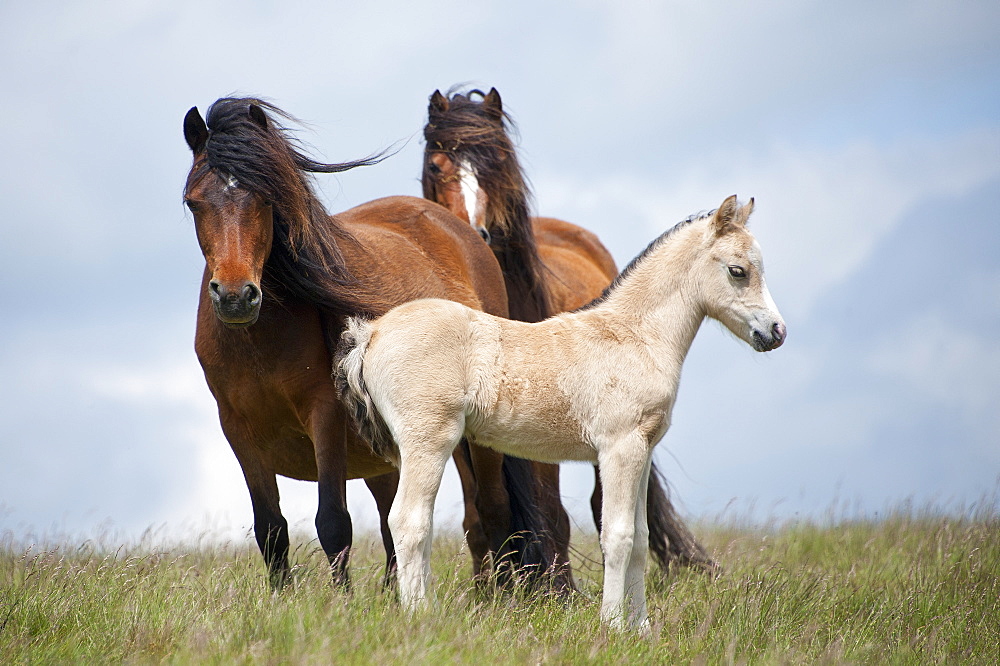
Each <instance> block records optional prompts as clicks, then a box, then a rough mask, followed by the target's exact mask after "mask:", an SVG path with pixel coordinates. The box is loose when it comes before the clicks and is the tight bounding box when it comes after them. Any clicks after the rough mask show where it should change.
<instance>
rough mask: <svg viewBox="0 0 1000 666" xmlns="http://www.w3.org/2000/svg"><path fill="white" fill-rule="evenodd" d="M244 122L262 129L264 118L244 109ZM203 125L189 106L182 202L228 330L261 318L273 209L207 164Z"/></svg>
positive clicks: (215, 303)
mask: <svg viewBox="0 0 1000 666" xmlns="http://www.w3.org/2000/svg"><path fill="white" fill-rule="evenodd" d="M246 117H247V121H248V122H252V123H254V124H256V125H258V126H260V127H262V128H266V125H267V117H266V116H265V114H264V112H263V111H262V110H261V109H260V107H258V106H254V105H249V106H248V108H247V110H246ZM210 136H211V133H210V132H209V129H208V126H207V125H206V123H205V121H204V120H203V119H202V117H201V114H199V113H198V109H197V107H192V108H191V110H190V111H188V112H187V115H186V116H185V118H184V138H185V139H186V140H187V144H188V146H189V147H190V148H191V152H192V153H193V154H194V164H193V166H192V168H191V171H190V173H189V174H188V179H187V185H186V187H185V190H184V203H185V204H186V205H187V207H188V208H189V209H190V210H191V213H192V214H193V215H194V221H195V231H196V233H197V236H198V243H199V245H200V246H201V251H202V254H203V255H204V256H205V262H206V264H207V266H208V272H209V282H208V297H209V298H210V299H211V301H212V305H213V306H214V308H215V314H216V316H217V317H218V318H219V320H220V321H222V322H223V323H224V324H226V325H227V326H231V327H241V326H249V325H251V324H253V323H254V322H255V321H257V317H258V316H259V314H260V306H261V301H262V299H263V291H262V290H261V280H262V276H263V271H264V263H265V261H266V260H267V257H268V255H269V254H270V252H271V245H272V241H273V220H272V215H273V211H272V207H271V205H270V203H269V202H268V201H267V200H265V199H264V197H262V196H261V195H260V194H258V193H256V192H252V191H250V190H248V189H246V188H245V187H243V186H242V185H241V184H240V181H239V180H238V178H237V177H236V176H235V175H234V174H232V173H227V172H225V171H224V170H222V169H219V168H212V166H211V165H210V161H209V154H208V153H209V147H208V144H209V141H210Z"/></svg>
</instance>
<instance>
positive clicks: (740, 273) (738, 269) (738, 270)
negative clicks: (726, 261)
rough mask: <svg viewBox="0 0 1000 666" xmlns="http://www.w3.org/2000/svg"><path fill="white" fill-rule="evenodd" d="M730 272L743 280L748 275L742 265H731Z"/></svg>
mask: <svg viewBox="0 0 1000 666" xmlns="http://www.w3.org/2000/svg"><path fill="white" fill-rule="evenodd" d="M729 274H730V275H732V276H733V277H734V278H736V279H737V280H742V279H743V278H745V277H746V276H747V272H746V271H745V270H744V269H743V267H742V266H730V267H729Z"/></svg>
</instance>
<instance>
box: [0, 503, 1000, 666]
mask: <svg viewBox="0 0 1000 666" xmlns="http://www.w3.org/2000/svg"><path fill="white" fill-rule="evenodd" d="M985 506H988V507H990V508H987V509H980V510H978V511H972V512H969V511H967V512H964V513H963V514H961V515H962V516H963V517H956V515H951V516H944V515H935V514H934V512H932V511H926V510H925V511H911V510H909V509H908V508H901V509H899V510H897V511H895V512H893V513H892V514H891V515H888V516H886V517H884V518H881V519H878V520H866V521H839V522H836V523H831V524H830V525H825V526H820V525H816V524H801V523H800V524H787V525H773V526H770V527H767V528H762V527H753V528H751V527H746V526H741V525H740V524H737V523H734V522H732V521H730V522H729V523H727V524H716V525H702V526H700V527H699V528H698V529H697V533H698V534H699V535H700V537H701V538H702V539H703V540H704V542H705V543H706V545H707V546H708V547H709V549H710V550H711V551H712V552H713V553H714V554H715V555H716V556H717V558H718V559H719V560H720V562H721V563H722V564H723V565H724V566H725V568H726V572H725V574H724V575H723V576H721V577H719V578H717V579H714V580H710V579H708V578H707V577H705V576H704V575H700V574H696V573H693V572H689V571H681V572H678V573H676V574H672V575H671V576H669V577H667V578H663V576H662V574H661V573H660V572H659V570H658V569H655V568H651V569H650V571H649V574H648V578H647V579H648V581H649V583H650V585H649V601H650V615H651V618H652V621H653V636H652V638H647V639H643V638H640V637H637V636H633V635H629V634H620V633H617V632H611V631H608V630H606V629H604V628H603V627H602V626H601V625H600V623H599V622H598V601H599V598H600V581H601V571H600V565H599V550H598V547H597V541H596V538H595V537H593V536H591V537H589V538H587V537H583V538H580V539H578V540H577V541H578V542H579V544H580V545H579V550H578V552H577V561H576V565H577V570H576V575H577V578H578V581H579V583H580V587H581V589H582V594H581V595H579V596H578V597H577V598H575V599H572V600H570V601H565V600H561V599H558V598H546V597H544V596H536V597H533V598H530V599H525V598H521V597H519V596H518V595H510V594H507V595H496V596H492V597H484V596H483V595H480V594H479V593H477V592H476V590H475V588H474V586H473V585H472V584H471V583H470V580H469V576H470V565H469V560H468V556H467V554H466V552H465V550H464V548H463V544H462V541H461V539H460V538H459V537H456V536H452V537H447V536H445V537H439V538H438V539H437V540H436V542H435V551H434V552H435V559H434V575H435V580H436V592H437V602H436V604H435V605H434V607H433V609H432V610H430V611H427V612H425V613H421V614H417V615H415V616H412V617H411V616H407V615H405V614H404V613H403V612H402V611H401V609H400V608H399V606H398V604H397V603H396V602H395V601H394V599H393V598H392V597H391V595H386V594H384V593H383V592H382V591H381V574H382V572H381V558H382V554H381V552H380V551H381V546H380V545H379V541H378V539H376V538H375V536H374V535H368V536H362V537H361V538H358V539H357V540H356V541H357V543H358V547H357V548H356V550H355V555H354V560H353V566H352V571H353V576H354V578H353V580H354V586H353V587H354V589H353V592H352V593H350V594H347V593H344V592H342V591H340V590H338V589H335V588H333V587H332V586H331V585H330V584H329V583H328V581H327V576H326V572H325V571H324V563H325V559H324V557H323V555H322V553H321V552H320V551H319V550H318V548H317V546H316V542H315V541H309V539H308V537H307V536H300V538H299V539H298V540H297V543H298V544H299V545H298V546H296V547H295V552H294V555H293V560H294V562H295V563H296V567H297V569H296V574H297V577H296V583H295V585H294V586H292V587H291V588H290V589H286V590H285V591H283V592H281V593H279V594H273V593H271V591H270V590H269V589H268V588H267V586H266V583H265V575H264V572H263V564H262V562H261V558H260V555H259V554H258V553H257V551H256V548H255V547H253V548H251V546H250V545H242V544H241V545H239V546H228V547H221V546H197V547H193V546H188V547H180V546H178V547H165V546H156V547H153V546H150V545H148V544H137V545H132V546H122V547H114V548H110V547H108V546H107V545H103V546H102V545H99V544H95V543H94V542H86V543H79V544H78V543H57V544H49V545H45V546H40V545H31V544H27V543H22V542H19V541H18V540H17V538H16V537H15V536H12V535H9V534H8V535H7V538H6V540H5V541H4V542H3V543H0V662H3V663H19V662H34V663H66V662H88V663H92V662H115V663H118V662H141V663H145V662H161V661H167V662H180V663H191V662H205V661H207V662H215V663H231V662H239V663H317V664H323V663H358V664H370V663H375V664H397V663H400V664H401V663H441V662H450V663H478V664H484V665H485V664H494V663H509V664H525V663H539V662H550V663H692V662H693V663H712V664H714V663H734V662H738V663H810V664H812V663H817V662H820V663H845V662H853V663H886V662H889V663H982V664H997V663H1000V514H998V512H997V509H996V506H997V505H996V503H995V502H989V503H986V504H985Z"/></svg>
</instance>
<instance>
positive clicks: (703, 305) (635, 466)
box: [336, 196, 785, 628]
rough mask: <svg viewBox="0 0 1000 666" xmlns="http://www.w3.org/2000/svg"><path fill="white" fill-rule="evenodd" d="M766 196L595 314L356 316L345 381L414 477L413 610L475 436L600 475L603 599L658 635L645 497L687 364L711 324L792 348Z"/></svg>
mask: <svg viewBox="0 0 1000 666" xmlns="http://www.w3.org/2000/svg"><path fill="white" fill-rule="evenodd" d="M752 210H753V199H751V200H750V202H749V203H748V204H746V205H745V206H740V205H739V204H738V203H737V201H736V197H735V196H732V197H729V198H728V199H726V200H725V201H724V202H723V203H722V206H720V207H719V209H718V210H717V211H715V212H714V213H710V214H708V215H706V216H703V217H700V218H696V219H691V220H688V221H685V222H682V223H680V224H678V225H677V226H676V227H674V228H673V229H671V230H670V231H668V232H666V233H665V234H663V235H662V236H660V237H659V238H657V239H656V240H655V241H653V242H652V243H651V244H650V246H649V247H648V248H647V249H646V250H645V251H644V252H643V253H642V254H640V255H639V256H638V257H636V259H635V260H634V261H633V262H632V263H631V264H630V265H629V267H628V268H626V269H625V270H624V271H623V272H622V274H621V275H620V276H619V277H618V279H617V280H616V281H615V283H614V284H612V285H611V287H609V289H608V291H607V292H605V294H604V295H603V296H602V297H601V298H600V299H598V300H597V301H595V302H594V303H593V304H591V305H589V306H587V307H585V308H583V309H581V310H578V311H576V312H570V313H566V314H561V315H558V316H555V317H552V318H550V319H547V320H545V321H542V322H539V323H536V324H526V323H522V322H517V321H509V320H506V319H500V318H497V317H493V316H491V315H488V314H484V313H482V312H478V311H475V310H471V309H469V308H467V307H465V306H463V305H459V304H457V303H453V302H450V301H443V300H421V301H414V302H411V303H407V304H405V305H401V306H399V307H397V308H395V309H393V310H391V311H390V312H388V313H387V314H385V315H384V316H382V317H380V318H379V319H376V320H374V321H370V322H367V321H364V320H360V319H351V320H349V322H348V327H347V330H346V331H345V333H344V337H343V341H342V343H341V347H340V352H339V356H338V358H339V362H338V365H337V369H336V373H337V379H338V384H339V385H340V387H341V391H342V397H343V399H344V401H345V402H346V403H347V405H348V410H349V411H350V412H351V413H352V414H354V415H355V417H356V419H357V422H358V425H359V428H360V429H361V431H362V433H363V434H365V436H366V437H367V438H368V440H369V441H370V442H371V444H372V448H373V449H374V450H375V452H376V453H378V454H380V455H383V456H385V457H387V458H389V459H391V460H393V461H394V462H395V463H396V464H397V465H398V466H399V469H400V482H399V490H398V491H397V493H396V499H395V501H394V502H393V505H392V510H391V511H390V513H389V526H390V528H391V530H392V534H393V540H394V542H395V545H396V558H397V563H398V567H399V568H398V573H399V593H400V597H401V600H402V602H403V604H404V606H406V607H408V608H411V609H412V608H416V607H420V606H422V605H424V604H425V603H426V597H427V585H428V580H429V577H430V555H431V533H432V518H433V509H434V498H435V497H436V495H437V492H438V486H439V485H440V483H441V475H442V473H443V471H444V467H445V463H446V462H447V461H448V458H449V457H450V456H451V453H452V450H453V449H454V448H455V446H456V445H457V444H458V442H459V440H460V439H461V437H462V436H463V435H465V436H468V437H469V438H470V439H471V440H474V441H475V442H476V443H477V444H480V445H484V446H488V447H491V448H494V449H496V450H497V451H501V452H503V453H508V454H511V455H515V456H520V457H522V458H530V459H533V460H542V461H546V462H558V461H563V460H583V461H587V462H591V463H594V462H596V463H598V464H599V465H600V469H601V476H602V481H603V482H604V520H603V523H604V528H603V530H602V533H601V549H602V551H603V553H604V598H603V602H602V605H601V617H602V619H603V620H604V621H606V622H608V623H610V624H612V625H613V626H624V625H626V624H627V625H628V626H631V627H636V628H645V627H646V626H648V619H647V613H646V593H645V583H644V573H645V565H646V551H647V549H648V541H647V528H646V497H645V494H646V487H647V481H648V475H649V466H650V460H651V457H652V453H653V447H654V446H655V445H656V443H657V442H658V441H660V439H661V438H662V437H663V435H664V433H665V432H666V431H667V428H668V427H669V425H670V413H671V410H672V408H673V405H674V399H675V398H676V395H677V386H678V383H679V381H680V374H681V364H682V363H683V361H684V357H685V356H686V355H687V352H688V349H689V347H690V346H691V342H692V340H693V339H694V336H695V333H696V332H697V331H698V328H699V326H700V325H701V322H702V320H703V319H705V317H712V318H714V319H717V320H719V321H721V322H722V323H723V324H724V325H725V326H726V327H727V328H728V329H729V330H730V331H732V332H733V333H734V334H735V335H736V336H738V337H739V338H741V339H742V340H744V341H745V342H746V343H748V344H749V345H751V346H752V347H753V348H754V349H756V350H757V351H768V350H771V349H774V348H776V347H778V346H780V345H781V343H782V342H784V340H785V324H784V322H783V321H782V319H781V315H780V314H779V313H778V310H777V308H776V307H775V305H774V301H773V300H771V296H770V294H769V293H768V291H767V286H766V285H765V283H764V268H763V264H762V261H761V253H760V246H759V245H758V244H757V242H756V240H754V238H753V236H752V235H751V234H750V232H749V231H748V230H747V229H746V221H747V218H748V217H749V216H750V213H751V211H752Z"/></svg>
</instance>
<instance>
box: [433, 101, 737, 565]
mask: <svg viewBox="0 0 1000 666" xmlns="http://www.w3.org/2000/svg"><path fill="white" fill-rule="evenodd" d="M473 95H479V96H480V97H481V98H482V101H480V102H476V101H474V100H473ZM508 126H511V127H513V121H512V120H511V119H510V116H509V115H508V114H507V113H506V112H505V111H504V110H503V105H502V102H501V100H500V94H499V93H498V92H497V91H496V89H495V88H494V89H492V90H490V92H489V93H487V94H483V93H481V92H480V91H478V90H474V91H471V92H470V93H468V94H458V93H455V94H451V95H450V96H449V97H446V96H445V95H442V94H441V93H440V92H439V91H435V92H434V94H433V95H432V96H431V99H430V104H429V106H428V123H427V126H426V127H425V128H424V137H425V139H426V140H427V147H426V150H425V155H424V171H423V174H422V177H421V182H422V186H423V192H424V196H425V197H426V198H428V199H431V200H432V201H437V202H438V203H440V204H442V205H444V206H445V207H447V208H448V209H449V210H450V211H451V212H452V213H454V214H455V215H456V216H458V217H459V218H461V219H463V220H465V221H466V222H468V223H469V224H470V225H471V226H472V227H473V228H474V229H476V230H477V231H478V232H479V233H480V235H481V236H482V237H483V238H484V240H486V242H487V243H489V244H490V246H491V247H492V249H493V252H494V254H495V255H496V258H497V261H498V262H499V263H500V267H501V269H502V270H503V272H504V279H505V280H506V283H507V300H508V303H509V306H510V317H511V319H517V320H520V321H527V322H537V321H541V320H543V319H545V318H546V317H548V316H549V315H551V314H554V313H558V312H571V311H573V310H576V309H578V308H581V307H583V306H585V305H586V304H588V303H590V302H591V301H593V300H594V299H596V298H598V297H600V295H601V294H602V292H603V291H604V290H605V289H606V288H607V287H608V285H610V284H611V282H612V280H614V279H615V276H617V275H618V268H617V266H616V265H615V261H614V258H613V257H612V256H611V253H610V252H609V251H608V249H607V248H606V247H605V246H604V244H603V243H601V241H600V239H599V238H598V237H597V236H596V235H595V234H593V233H592V232H590V231H588V230H586V229H584V228H582V227H579V226H577V225H575V224H572V223H570V222H566V221H563V220H559V219H555V218H550V217H530V216H529V203H528V200H529V188H528V185H527V180H526V178H525V177H524V175H523V174H522V171H521V167H520V164H519V163H518V160H517V154H516V151H515V149H514V145H513V142H512V141H511V139H510V136H509V132H508ZM536 476H537V478H538V479H539V490H540V492H539V501H540V502H541V504H542V505H543V506H544V507H545V513H546V515H547V516H548V517H549V519H550V521H551V528H550V529H551V532H552V533H553V534H554V535H555V540H556V546H557V554H558V556H559V561H558V562H557V564H559V565H560V566H561V567H562V568H564V569H565V571H566V572H567V578H568V579H569V580H570V582H571V580H572V578H571V575H570V573H569V540H570V524H569V516H568V515H567V514H566V510H565V509H564V507H563V506H562V502H561V498H560V493H559V469H558V467H554V466H552V465H545V464H538V465H536ZM594 477H595V479H594V480H595V483H594V492H593V494H592V495H591V510H592V513H593V516H594V522H595V523H596V525H597V529H598V530H599V531H600V529H601V523H602V520H601V514H602V508H601V496H602V490H601V480H600V474H599V471H598V470H597V469H596V468H595V470H594ZM649 484H650V488H649V509H650V516H651V519H650V546H651V547H652V549H653V553H654V555H655V556H656V561H657V562H658V563H659V564H660V566H661V568H662V569H663V570H664V571H666V570H667V569H668V567H669V565H670V563H671V562H678V563H681V564H684V565H687V566H692V567H695V568H696V569H698V570H700V571H706V572H709V573H712V572H715V571H717V570H718V565H717V564H716V563H715V562H714V561H713V560H712V558H711V557H709V555H708V553H706V552H705V549H704V548H702V546H701V545H700V544H699V543H698V541H697V540H696V539H695V538H694V535H693V534H692V533H691V531H690V530H689V529H688V528H687V527H686V526H685V524H684V522H683V521H682V520H681V519H680V517H679V516H678V515H677V512H676V510H675V509H674V506H673V503H672V502H671V501H670V498H669V497H668V495H667V491H666V484H665V482H663V481H662V479H661V477H660V474H659V472H658V470H657V469H656V465H655V464H654V465H653V467H652V471H651V476H650V481H649Z"/></svg>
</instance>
